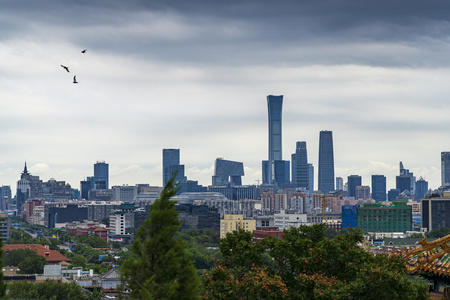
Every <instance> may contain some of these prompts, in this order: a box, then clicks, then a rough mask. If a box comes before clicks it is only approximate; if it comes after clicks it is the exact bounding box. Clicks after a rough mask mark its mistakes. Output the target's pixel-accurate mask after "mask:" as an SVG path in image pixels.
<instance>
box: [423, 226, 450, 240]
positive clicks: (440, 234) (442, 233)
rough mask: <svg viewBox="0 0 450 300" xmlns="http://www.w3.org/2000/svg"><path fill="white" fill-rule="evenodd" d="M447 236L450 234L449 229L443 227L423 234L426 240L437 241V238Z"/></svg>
mask: <svg viewBox="0 0 450 300" xmlns="http://www.w3.org/2000/svg"><path fill="white" fill-rule="evenodd" d="M449 234H450V228H448V227H443V228H437V229H433V230H430V231H428V232H426V233H425V236H426V237H428V238H436V239H438V238H441V237H444V236H446V235H449Z"/></svg>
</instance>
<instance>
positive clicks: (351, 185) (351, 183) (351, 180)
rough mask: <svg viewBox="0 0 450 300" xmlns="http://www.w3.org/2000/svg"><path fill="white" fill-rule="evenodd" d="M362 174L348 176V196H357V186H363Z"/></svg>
mask: <svg viewBox="0 0 450 300" xmlns="http://www.w3.org/2000/svg"><path fill="white" fill-rule="evenodd" d="M361 181H362V179H361V176H359V175H350V176H348V177H347V182H348V197H349V198H350V197H354V198H356V187H357V186H361V185H362V184H361Z"/></svg>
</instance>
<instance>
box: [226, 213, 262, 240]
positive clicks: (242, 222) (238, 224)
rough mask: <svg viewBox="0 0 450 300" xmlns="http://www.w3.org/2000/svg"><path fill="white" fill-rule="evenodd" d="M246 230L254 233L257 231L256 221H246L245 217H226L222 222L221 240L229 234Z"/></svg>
mask: <svg viewBox="0 0 450 300" xmlns="http://www.w3.org/2000/svg"><path fill="white" fill-rule="evenodd" d="M238 229H244V230H245V231H250V232H253V230H255V229H256V220H255V219H244V215H241V214H240V215H224V217H223V219H222V220H220V238H221V239H222V238H225V237H226V236H227V233H229V232H233V231H236V230H238Z"/></svg>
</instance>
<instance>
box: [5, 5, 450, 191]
mask: <svg viewBox="0 0 450 300" xmlns="http://www.w3.org/2000/svg"><path fill="white" fill-rule="evenodd" d="M449 21H450V3H448V1H444V0H442V1H418V0H399V1H379V0H377V1H372V0H367V1H356V0H352V1H346V0H329V1H306V0H301V1H299V0H292V1H261V0H260V1H256V0H254V1H253V0H251V1H234V0H231V1H207V0H190V1H184V0H179V1H170V0H169V1H144V0H143V1H137V0H135V1H133V0H128V1H121V0H116V1H112V0H108V1H106V0H104V1H85V0H80V1H56V0H54V1H49V0H40V1H35V0H26V1H1V9H0V103H1V109H0V122H1V127H0V128H1V129H0V139H1V141H2V146H1V147H0V185H11V188H12V189H13V190H14V192H13V193H14V194H15V188H16V182H17V180H18V179H20V173H21V172H22V170H23V167H24V162H25V160H26V162H27V165H28V169H29V171H30V172H31V173H32V175H38V176H40V178H41V179H42V180H44V181H47V180H48V179H50V178H55V179H56V180H64V181H66V182H68V183H70V184H71V185H72V187H74V188H79V183H80V181H81V180H84V179H85V178H86V177H87V176H92V175H93V164H94V163H95V162H96V161H97V160H104V161H106V162H107V163H109V166H110V185H122V184H129V185H134V184H137V183H149V184H151V185H161V184H162V166H161V164H162V149H163V148H180V152H181V155H180V156H181V163H182V164H184V165H185V169H186V175H187V177H188V179H190V180H198V181H199V183H200V184H203V185H210V184H211V176H212V175H213V165H214V161H215V159H216V158H217V157H223V158H225V159H228V160H235V161H241V162H243V163H244V167H245V176H244V177H243V183H244V184H254V183H257V180H258V179H261V161H262V160H265V159H267V157H268V125H267V119H268V117H267V101H266V96H267V95H284V104H283V158H284V159H286V160H290V157H291V154H292V153H293V152H294V151H295V143H296V142H297V141H306V142H307V149H308V161H309V162H310V163H312V164H313V165H314V166H315V187H317V170H318V168H317V165H318V143H319V132H320V131H321V130H332V131H333V137H334V156H335V157H334V159H335V175H336V176H340V177H343V178H344V182H346V178H347V176H349V175H353V174H358V175H361V176H362V177H363V178H362V183H363V185H371V177H370V176H371V175H372V174H382V175H385V176H386V177H387V188H388V189H391V188H395V176H396V175H398V174H399V162H400V161H402V162H403V164H404V166H405V168H407V169H409V170H410V171H411V172H413V173H414V175H415V176H416V177H417V179H419V177H420V176H422V177H423V178H424V179H425V180H427V181H428V182H429V187H430V188H437V187H438V186H439V185H440V183H441V180H440V153H441V152H442V151H450V116H449V110H450V107H449V96H450V38H449V37H450V23H449ZM83 49H88V50H87V51H86V53H84V54H82V53H81V50H83ZM60 65H65V66H68V67H69V70H70V73H67V72H66V71H65V70H64V69H63V68H62V67H61V66H60ZM74 75H76V76H77V81H78V82H79V83H78V84H73V83H72V81H73V76H74Z"/></svg>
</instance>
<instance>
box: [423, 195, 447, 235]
mask: <svg viewBox="0 0 450 300" xmlns="http://www.w3.org/2000/svg"><path fill="white" fill-rule="evenodd" d="M421 204H422V227H423V228H426V229H427V230H428V231H431V230H433V229H439V228H446V227H450V214H449V213H448V212H449V211H450V192H443V193H442V194H433V195H430V196H427V197H426V198H423V199H422V200H421Z"/></svg>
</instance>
